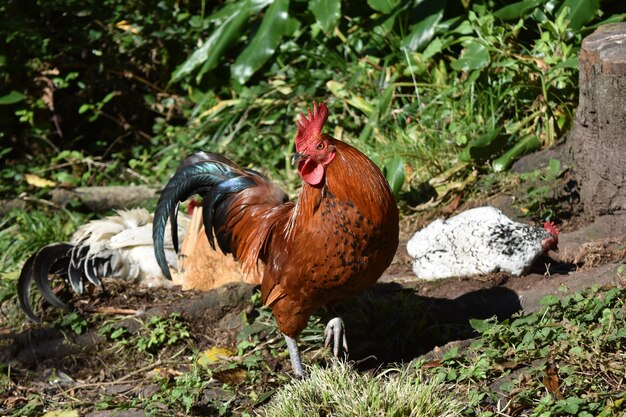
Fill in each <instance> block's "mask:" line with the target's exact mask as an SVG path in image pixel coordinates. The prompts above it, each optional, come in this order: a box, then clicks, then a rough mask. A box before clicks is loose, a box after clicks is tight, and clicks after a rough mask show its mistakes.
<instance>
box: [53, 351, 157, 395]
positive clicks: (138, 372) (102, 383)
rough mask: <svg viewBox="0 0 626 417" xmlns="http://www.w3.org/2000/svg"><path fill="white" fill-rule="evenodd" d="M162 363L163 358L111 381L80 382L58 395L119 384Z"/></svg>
mask: <svg viewBox="0 0 626 417" xmlns="http://www.w3.org/2000/svg"><path fill="white" fill-rule="evenodd" d="M161 364H162V362H161V359H158V360H157V361H156V362H154V363H151V364H150V365H146V366H144V367H143V368H139V369H136V370H134V371H132V372H129V373H127V374H126V375H124V376H123V377H121V378H119V379H116V380H115V381H109V382H90V383H87V384H79V385H74V386H72V387H71V388H68V389H66V390H64V391H61V392H60V393H59V394H58V395H65V394H66V393H68V392H70V391H72V390H75V389H82V388H94V387H102V386H108V385H117V384H121V383H123V382H125V381H127V380H128V379H130V378H132V377H134V376H135V375H138V374H142V373H144V372H146V371H149V370H151V369H152V368H156V367H157V366H160V365H161Z"/></svg>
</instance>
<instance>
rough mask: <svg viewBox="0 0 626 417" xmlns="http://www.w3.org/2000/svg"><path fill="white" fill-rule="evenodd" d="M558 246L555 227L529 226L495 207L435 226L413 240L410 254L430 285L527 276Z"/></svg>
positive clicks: (455, 217)
mask: <svg viewBox="0 0 626 417" xmlns="http://www.w3.org/2000/svg"><path fill="white" fill-rule="evenodd" d="M557 243H558V229H557V228H556V226H554V223H551V222H546V223H545V224H544V227H543V228H539V227H534V226H529V225H526V224H522V223H516V222H514V221H512V220H511V219H509V218H508V217H506V216H505V215H504V214H503V213H502V212H501V211H500V210H498V209H496V208H494V207H478V208H475V209H471V210H467V211H465V212H463V213H461V214H459V215H457V216H454V217H451V218H449V219H447V220H441V219H438V220H435V221H434V222H432V223H431V224H429V225H428V226H427V227H425V228H424V229H422V230H420V231H419V232H417V233H416V234H415V235H414V236H413V237H412V238H411V240H409V242H408V243H407V252H408V253H409V255H410V256H411V257H412V258H413V272H414V273H415V275H417V276H418V277H419V278H421V279H425V280H434V279H440V278H447V277H459V276H469V275H477V274H487V273H490V272H497V271H504V272H509V273H511V274H513V275H521V274H523V273H525V272H526V271H527V270H528V269H529V268H530V266H531V265H532V264H533V262H534V261H535V260H536V259H537V258H538V257H539V256H540V255H541V254H543V253H545V252H547V251H549V250H550V249H556V246H557Z"/></svg>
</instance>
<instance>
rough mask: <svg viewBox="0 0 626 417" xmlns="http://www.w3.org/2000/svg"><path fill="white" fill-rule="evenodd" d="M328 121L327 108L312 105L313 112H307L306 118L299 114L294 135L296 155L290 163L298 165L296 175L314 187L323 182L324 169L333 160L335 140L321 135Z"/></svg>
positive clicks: (320, 105)
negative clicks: (296, 130) (296, 131)
mask: <svg viewBox="0 0 626 417" xmlns="http://www.w3.org/2000/svg"><path fill="white" fill-rule="evenodd" d="M326 119H328V107H326V106H325V105H324V104H323V103H320V104H319V106H318V105H317V104H316V103H313V111H312V112H311V109H309V111H308V118H307V116H305V115H304V114H303V113H300V120H299V121H298V133H297V134H296V153H295V155H294V156H293V158H292V163H294V164H295V163H297V164H298V174H300V177H301V178H302V180H303V181H304V182H306V183H308V184H309V185H312V186H314V187H316V186H320V185H322V184H323V181H324V174H325V167H326V165H328V164H329V163H330V162H331V161H332V160H333V159H334V158H335V153H336V148H335V146H334V145H333V143H332V142H333V141H334V140H335V139H333V138H331V137H330V136H328V135H325V134H322V128H323V127H324V123H325V122H326Z"/></svg>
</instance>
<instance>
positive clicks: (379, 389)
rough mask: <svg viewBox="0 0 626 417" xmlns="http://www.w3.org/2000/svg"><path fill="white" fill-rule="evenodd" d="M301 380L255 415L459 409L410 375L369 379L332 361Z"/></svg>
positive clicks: (440, 416) (424, 413)
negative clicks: (327, 365)
mask: <svg viewBox="0 0 626 417" xmlns="http://www.w3.org/2000/svg"><path fill="white" fill-rule="evenodd" d="M308 371H309V375H308V376H307V377H306V378H305V379H304V380H301V381H300V380H294V381H293V382H291V383H290V384H288V385H285V386H284V387H282V388H281V389H280V390H279V391H278V393H277V394H276V395H275V397H274V398H273V399H272V401H271V402H270V403H269V404H268V405H267V406H266V407H265V408H264V409H262V410H260V415H264V416H273V417H283V416H284V417H287V416H289V417H307V416H316V417H317V416H336V417H341V416H420V417H429V416H433V417H435V416H437V417H446V416H458V415H460V414H461V412H462V410H463V404H462V403H461V402H460V401H459V400H458V399H457V398H455V397H453V396H452V395H451V394H450V389H448V388H447V387H446V386H445V385H444V384H442V383H437V382H434V381H433V380H427V379H425V378H424V377H423V376H422V375H421V374H420V373H416V372H414V370H411V369H409V370H404V371H401V372H399V373H390V372H389V371H387V372H385V373H383V374H380V375H377V376H372V375H369V374H361V373H358V372H356V371H354V370H353V369H352V368H351V367H350V365H348V364H346V363H344V362H341V361H333V362H332V363H331V364H330V366H329V367H327V368H320V367H311V368H309V370H308Z"/></svg>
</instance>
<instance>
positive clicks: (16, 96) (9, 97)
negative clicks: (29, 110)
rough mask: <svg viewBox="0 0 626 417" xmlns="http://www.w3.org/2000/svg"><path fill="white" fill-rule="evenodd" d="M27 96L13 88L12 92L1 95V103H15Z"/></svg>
mask: <svg viewBox="0 0 626 417" xmlns="http://www.w3.org/2000/svg"><path fill="white" fill-rule="evenodd" d="M25 98H26V96H25V95H24V94H22V93H20V92H19V91H15V90H13V91H11V92H10V93H8V94H5V95H3V96H2V97H0V105H6V104H15V103H18V102H20V101H22V100H24V99H25Z"/></svg>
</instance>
